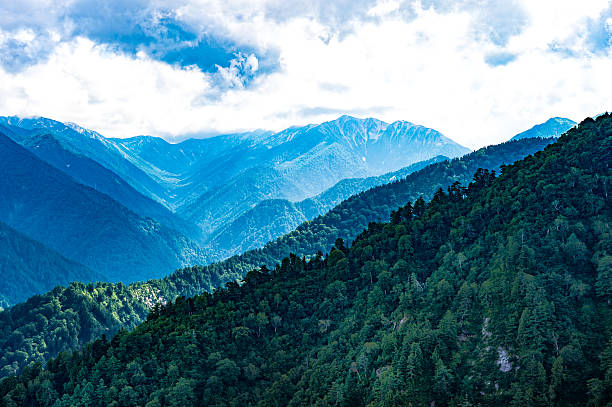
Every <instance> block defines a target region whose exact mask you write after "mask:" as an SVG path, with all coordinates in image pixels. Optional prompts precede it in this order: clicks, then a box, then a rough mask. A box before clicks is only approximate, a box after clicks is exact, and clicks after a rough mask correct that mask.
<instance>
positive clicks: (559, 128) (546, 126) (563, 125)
mask: <svg viewBox="0 0 612 407" xmlns="http://www.w3.org/2000/svg"><path fill="white" fill-rule="evenodd" d="M575 125H576V122H575V121H573V120H570V119H564V118H562V117H553V118H551V119H548V120H547V121H545V122H544V123H541V124H537V125H535V126H533V127H532V128H530V129H529V130H525V131H524V132H522V133H519V134H517V135H516V136H514V137H512V138H511V139H510V140H520V139H524V138H532V137H541V138H549V137H560V136H561V135H562V134H563V133H565V132H566V131H568V130H569V129H571V128H572V127H574V126H575Z"/></svg>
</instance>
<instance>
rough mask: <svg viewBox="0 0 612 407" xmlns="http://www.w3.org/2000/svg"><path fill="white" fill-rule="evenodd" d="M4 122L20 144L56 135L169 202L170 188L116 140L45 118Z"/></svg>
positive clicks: (1, 119)
mask: <svg viewBox="0 0 612 407" xmlns="http://www.w3.org/2000/svg"><path fill="white" fill-rule="evenodd" d="M0 125H3V126H5V127H8V128H9V129H10V130H11V132H10V133H6V135H8V136H9V137H11V138H12V139H13V140H15V141H17V142H18V143H20V144H21V143H23V142H24V141H25V140H26V139H28V138H30V137H33V136H36V135H40V134H53V135H54V136H55V138H56V139H57V140H59V141H60V142H61V144H62V146H63V147H64V148H67V149H68V150H70V151H72V152H74V153H76V154H79V155H82V156H85V157H88V158H90V159H92V160H94V161H96V162H98V163H99V164H101V165H102V166H104V167H105V168H107V169H109V170H111V171H112V172H114V173H115V174H117V175H119V176H120V177H121V178H122V179H123V180H124V181H126V182H127V183H128V184H130V185H131V186H132V187H133V188H134V189H136V190H137V191H138V192H140V193H142V194H144V195H145V196H149V197H152V198H154V199H156V200H158V201H160V202H165V200H166V198H167V197H166V193H167V191H166V190H165V189H164V188H163V187H162V186H160V185H159V184H158V183H157V182H155V181H154V180H153V179H151V178H150V177H149V176H148V175H147V174H145V173H144V172H143V171H142V170H141V169H139V168H138V167H136V166H135V165H133V164H132V163H130V162H129V161H128V160H126V159H125V157H123V155H122V154H121V152H120V151H119V150H118V149H117V147H116V146H115V144H114V143H113V142H112V141H110V140H109V139H106V138H105V137H103V136H102V135H100V134H99V133H96V132H95V131H92V130H87V129H84V128H82V127H80V126H78V125H76V124H73V123H60V122H58V121H55V120H51V119H47V118H44V117H38V118H33V119H23V118H19V117H0Z"/></svg>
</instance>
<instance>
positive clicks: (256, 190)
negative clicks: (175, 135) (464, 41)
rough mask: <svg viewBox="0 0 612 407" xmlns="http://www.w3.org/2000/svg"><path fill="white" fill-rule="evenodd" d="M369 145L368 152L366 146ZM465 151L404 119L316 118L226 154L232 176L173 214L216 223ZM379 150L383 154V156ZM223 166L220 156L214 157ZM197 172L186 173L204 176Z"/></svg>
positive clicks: (213, 226) (209, 225)
mask: <svg viewBox="0 0 612 407" xmlns="http://www.w3.org/2000/svg"><path fill="white" fill-rule="evenodd" d="M370 150H371V151H372V152H370ZM468 151H469V150H468V149H466V148H464V147H462V146H459V145H458V144H456V143H454V142H452V141H451V140H449V139H447V138H445V137H444V136H442V135H441V134H440V133H438V132H436V131H434V130H431V129H427V128H425V127H422V126H415V125H412V124H410V123H408V122H397V123H393V124H391V125H389V124H386V123H384V122H381V121H379V120H376V119H357V118H354V117H350V116H342V117H341V118H339V119H337V120H333V121H330V122H326V123H322V124H320V125H308V126H304V127H292V128H289V129H286V130H284V131H281V132H279V133H276V134H272V135H267V136H264V137H262V138H261V139H260V140H259V141H258V142H257V143H255V144H254V145H251V146H250V147H249V149H248V151H244V152H242V151H238V152H237V154H236V155H228V156H227V157H226V158H227V161H228V162H231V168H232V169H231V171H230V173H231V174H235V175H233V176H232V177H229V178H227V179H226V180H225V181H224V185H223V186H222V187H221V188H218V189H214V190H207V191H206V192H205V193H204V194H203V195H202V196H200V197H199V198H197V199H195V200H194V201H193V202H192V203H190V204H187V205H184V206H182V207H180V208H178V213H179V214H181V216H183V217H185V218H186V219H189V220H191V221H193V222H196V223H198V224H199V225H201V226H202V227H203V228H205V234H208V233H213V232H214V231H215V230H218V229H219V228H221V227H222V226H224V225H226V224H228V222H231V221H233V220H234V219H236V218H237V217H238V216H240V215H241V214H243V213H244V212H246V211H247V210H249V209H251V208H252V207H254V206H255V205H256V204H257V203H259V202H260V201H262V200H265V199H286V200H289V201H293V202H296V201H301V200H304V199H307V198H310V197H313V196H315V195H318V194H320V193H322V192H323V191H325V190H326V189H328V188H330V187H332V186H333V185H335V184H336V183H338V182H339V181H341V180H342V179H346V178H355V177H360V178H362V177H367V176H372V175H380V174H383V173H385V172H389V171H391V170H398V169H400V168H402V167H404V166H407V165H410V164H412V163H415V162H417V161H421V160H425V159H429V158H432V157H435V156H436V155H446V156H449V157H456V156H458V155H461V154H464V153H466V152H468ZM385 157H387V158H385ZM215 166H216V167H215V168H213V169H212V171H213V172H214V171H215V170H216V169H217V168H219V169H221V170H223V167H224V161H218V162H216V163H215ZM206 170H207V171H206V172H198V173H196V174H194V175H193V176H191V177H190V179H189V180H190V181H189V182H190V183H191V184H194V185H196V184H200V183H204V182H200V181H196V180H195V179H196V178H197V177H207V176H208V174H209V172H210V169H209V168H206Z"/></svg>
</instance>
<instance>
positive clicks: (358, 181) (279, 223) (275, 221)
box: [208, 156, 448, 257]
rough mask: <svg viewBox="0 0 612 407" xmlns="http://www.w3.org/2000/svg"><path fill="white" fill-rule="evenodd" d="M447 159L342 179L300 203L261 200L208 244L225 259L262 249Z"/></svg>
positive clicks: (221, 230)
mask: <svg viewBox="0 0 612 407" xmlns="http://www.w3.org/2000/svg"><path fill="white" fill-rule="evenodd" d="M447 159H448V158H447V157H444V156H437V157H434V158H432V159H429V160H426V161H421V162H418V163H416V164H412V165H410V166H408V167H405V168H402V169H401V170H398V171H394V172H391V173H388V174H384V175H380V176H377V177H368V178H347V179H343V180H342V181H340V182H338V183H337V184H336V185H334V186H333V187H331V188H329V189H327V190H325V191H323V192H322V193H321V194H319V195H317V196H315V197H312V198H308V199H305V200H303V201H300V202H290V201H288V200H286V199H267V200H264V201H261V202H260V203H258V204H257V205H256V206H255V207H254V208H252V209H250V210H248V211H246V212H245V213H244V214H242V215H240V216H239V217H238V218H236V219H235V220H234V221H233V222H231V223H230V224H229V225H227V226H225V227H224V228H221V229H220V230H219V231H218V232H217V233H216V234H215V235H213V236H212V237H211V239H210V240H209V242H208V243H209V245H210V246H211V248H212V249H213V250H215V251H222V252H223V253H224V257H229V256H230V255H234V254H237V253H242V252H245V251H247V250H251V249H255V248H258V247H263V246H264V245H265V244H266V243H267V242H270V241H272V240H274V239H276V238H278V237H279V236H282V235H284V234H285V233H289V232H290V231H292V230H293V229H295V228H296V227H297V226H298V225H300V224H301V223H303V222H306V221H308V220H311V219H314V218H316V217H317V216H320V215H323V214H325V213H326V212H327V211H329V210H331V209H332V208H333V207H335V206H336V205H338V204H339V203H340V202H342V201H344V200H345V199H347V198H349V197H350V196H352V195H355V194H357V193H360V192H362V191H366V190H368V189H370V188H373V187H376V186H379V185H384V184H387V183H391V182H396V181H399V180H401V179H404V178H405V177H406V176H408V175H410V174H412V173H413V172H415V171H419V170H421V169H423V168H425V167H427V166H428V165H430V164H435V163H438V162H441V161H445V160H447Z"/></svg>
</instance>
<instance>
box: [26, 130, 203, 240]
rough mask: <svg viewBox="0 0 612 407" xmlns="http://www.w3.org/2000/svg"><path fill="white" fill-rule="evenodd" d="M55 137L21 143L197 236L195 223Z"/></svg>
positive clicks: (146, 213)
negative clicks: (142, 192) (140, 191)
mask: <svg viewBox="0 0 612 407" xmlns="http://www.w3.org/2000/svg"><path fill="white" fill-rule="evenodd" d="M56 137H57V136H56V135H52V134H49V133H46V134H40V135H35V136H32V137H29V138H27V139H24V140H23V142H22V145H23V146H24V147H26V148H27V149H28V150H30V151H31V152H32V153H34V154H35V155H36V156H37V157H38V158H40V159H42V160H43V161H45V162H47V163H48V164H51V165H52V166H54V167H55V168H57V169H59V170H61V171H63V172H65V173H66V174H68V175H70V176H71V177H72V178H74V179H75V180H76V181H78V182H79V183H81V184H83V185H86V186H88V187H91V188H93V189H95V190H97V191H99V192H102V193H104V194H106V195H108V196H110V197H111V198H113V199H114V200H115V201H117V202H119V203H120V204H122V205H123V206H125V207H126V208H128V209H130V210H132V211H133V212H135V213H136V214H138V215H141V216H144V217H149V218H153V219H156V220H158V221H159V222H160V223H162V224H164V225H165V226H168V227H170V228H171V229H175V230H178V231H181V233H183V234H185V235H186V236H189V237H193V238H198V236H199V229H198V228H197V227H196V226H195V225H194V224H191V223H189V222H187V221H185V220H183V219H182V218H180V217H179V216H177V215H176V214H174V213H173V212H171V211H170V210H169V209H168V208H167V207H165V206H163V205H162V204H160V203H159V202H156V201H154V200H152V199H151V198H148V197H146V196H144V195H142V194H141V193H139V192H138V191H136V190H135V189H134V188H133V187H132V186H131V185H129V184H128V183H127V182H125V181H124V180H123V179H122V178H121V177H119V176H118V175H117V174H115V173H114V172H112V171H111V170H108V169H106V168H105V167H103V166H102V165H100V164H98V163H97V162H96V161H94V160H92V159H90V158H88V157H86V156H82V155H80V154H77V153H73V152H72V151H69V150H68V149H66V148H65V147H64V146H63V145H62V143H61V142H60V141H58V140H57V139H56Z"/></svg>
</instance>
